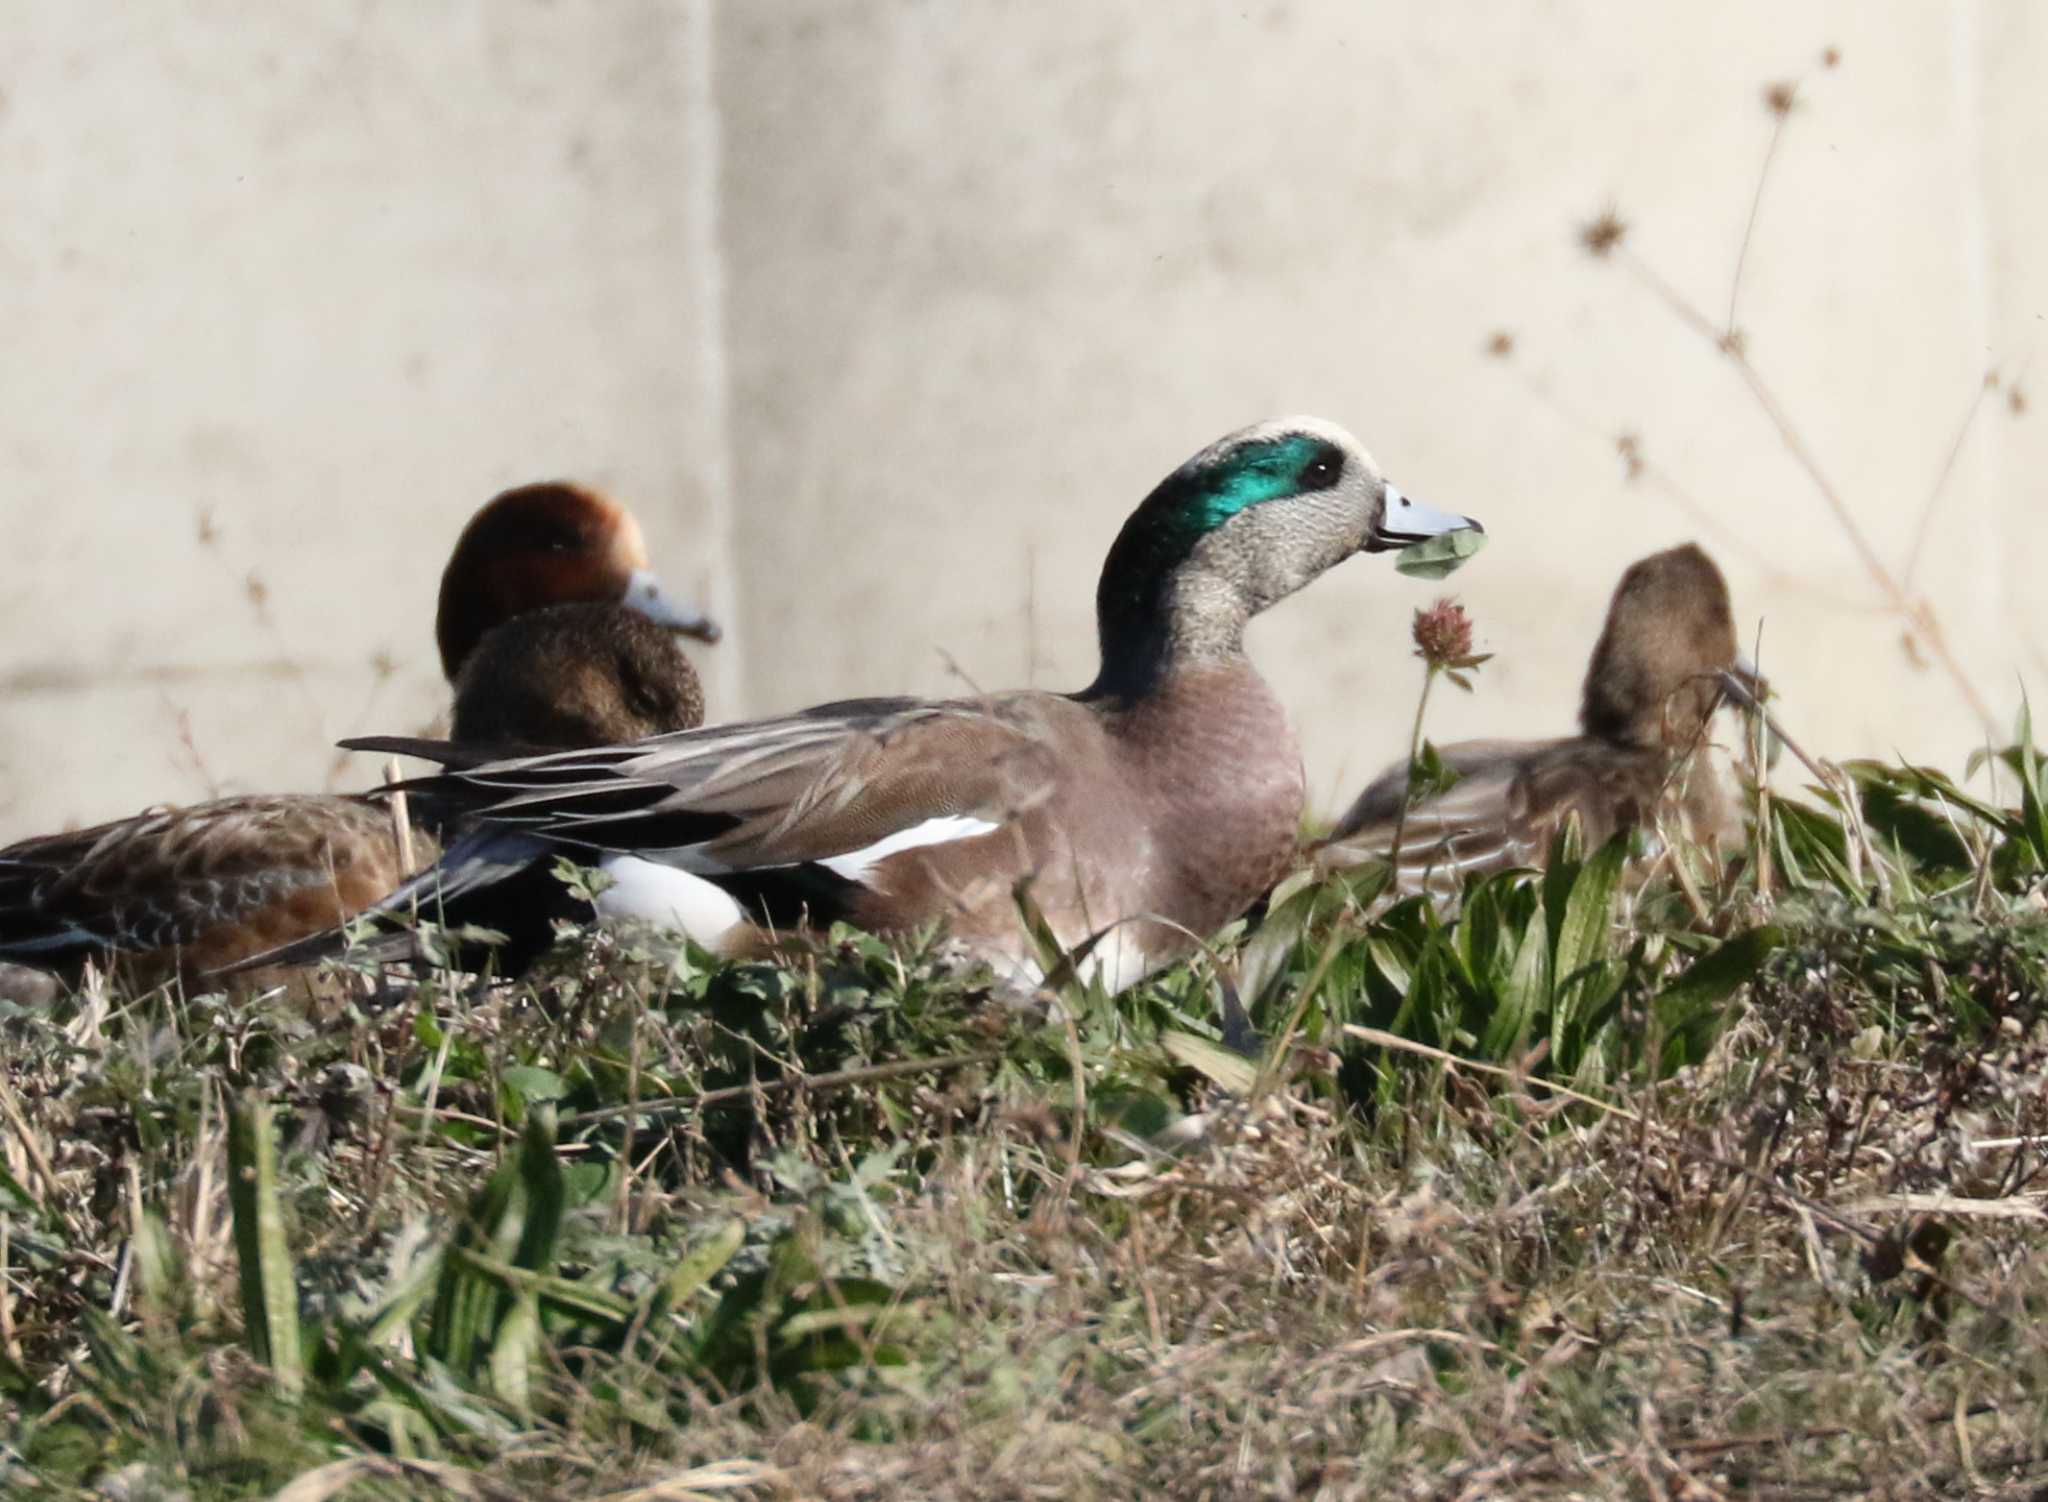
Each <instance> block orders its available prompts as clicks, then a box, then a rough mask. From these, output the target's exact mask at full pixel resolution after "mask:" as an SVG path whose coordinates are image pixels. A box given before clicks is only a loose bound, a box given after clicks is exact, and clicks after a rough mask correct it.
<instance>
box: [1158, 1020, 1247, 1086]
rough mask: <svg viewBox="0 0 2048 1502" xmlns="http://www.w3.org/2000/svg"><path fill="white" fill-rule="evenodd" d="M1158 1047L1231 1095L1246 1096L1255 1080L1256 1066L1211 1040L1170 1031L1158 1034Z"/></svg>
mask: <svg viewBox="0 0 2048 1502" xmlns="http://www.w3.org/2000/svg"><path fill="white" fill-rule="evenodd" d="M1159 1045H1160V1047H1162V1048H1164V1049H1165V1050H1166V1052H1167V1054H1168V1056H1169V1057H1170V1058H1172V1059H1173V1061H1174V1062H1175V1063H1177V1064H1185V1065H1186V1066H1187V1067H1188V1068H1190V1069H1192V1070H1195V1071H1196V1072H1197V1073H1199V1074H1201V1075H1203V1076H1205V1077H1206V1078H1207V1079H1209V1080H1210V1081H1211V1082H1212V1083H1214V1084H1217V1085H1221V1086H1222V1087H1223V1088H1224V1089H1225V1090H1228V1091H1230V1092H1231V1093H1232V1094H1233V1095H1248V1094H1250V1093H1251V1088H1252V1085H1253V1082H1254V1081H1256V1080H1257V1078H1258V1073H1259V1069H1258V1065H1257V1064H1255V1063H1254V1062H1253V1061H1252V1060H1250V1059H1247V1058H1245V1057H1244V1056H1243V1055H1242V1054H1239V1053H1234V1052H1232V1051H1231V1050H1230V1049H1227V1048H1225V1047H1224V1046H1223V1045H1222V1044H1220V1043H1217V1042H1215V1041H1214V1040H1212V1039H1209V1038H1204V1037H1201V1036H1200V1035H1198V1034H1195V1033H1188V1032H1182V1031H1181V1030H1180V1029H1178V1028H1169V1029H1167V1030H1166V1031H1165V1032H1164V1033H1162V1034H1160V1037H1159Z"/></svg>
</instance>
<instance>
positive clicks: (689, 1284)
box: [655, 1220, 747, 1309]
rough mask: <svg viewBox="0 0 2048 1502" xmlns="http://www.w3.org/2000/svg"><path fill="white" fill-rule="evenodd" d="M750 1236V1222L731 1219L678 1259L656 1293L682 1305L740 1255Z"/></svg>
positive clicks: (673, 1304)
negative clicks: (748, 1233) (748, 1230)
mask: <svg viewBox="0 0 2048 1502" xmlns="http://www.w3.org/2000/svg"><path fill="white" fill-rule="evenodd" d="M746 1240H747V1227H746V1222H744V1221H740V1220H729V1221H727V1222H726V1223H725V1224H724V1225H722V1226H720V1227H719V1228H718V1229H717V1230H716V1231H714V1232H713V1233H712V1234H711V1235H710V1236H709V1237H708V1238H706V1239H705V1240H704V1241H703V1242H701V1243H700V1244H698V1245H697V1246H694V1247H692V1248H691V1249H690V1251H689V1252H688V1253H687V1254H686V1255H685V1256H684V1257H683V1258H682V1260H681V1261H679V1262H677V1263H676V1265H675V1267H674V1269H673V1270H671V1271H670V1273H669V1275H668V1276H667V1277H666V1278H664V1279H663V1280H662V1283H661V1287H660V1288H659V1289H658V1290H657V1291H656V1295H655V1296H656V1297H658V1298H659V1299H660V1300H661V1301H662V1303H663V1304H665V1305H666V1306H667V1307H668V1308H670V1309H680V1308H682V1306H683V1305H685V1304H687V1303H688V1302H689V1301H690V1300H691V1299H692V1298H694V1297H695V1296H696V1294H697V1291H698V1290H699V1289H701V1288H702V1287H704V1285H705V1284H707V1283H709V1282H710V1281H711V1280H712V1279H713V1278H715V1277H717V1276H718V1275H719V1274H720V1273H721V1272H723V1271H725V1267H726V1264H727V1263H729V1262H731V1261H732V1259H733V1258H734V1257H736V1256H738V1255H739V1250H740V1248H741V1247H742V1246H744V1245H745V1244H746Z"/></svg>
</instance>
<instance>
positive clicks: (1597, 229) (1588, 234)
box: [1579, 209, 1628, 256]
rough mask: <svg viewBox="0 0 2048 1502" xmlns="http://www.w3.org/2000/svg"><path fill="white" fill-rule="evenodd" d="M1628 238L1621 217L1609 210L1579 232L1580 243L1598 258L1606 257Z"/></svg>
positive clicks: (1626, 228) (1626, 229) (1626, 227)
mask: <svg viewBox="0 0 2048 1502" xmlns="http://www.w3.org/2000/svg"><path fill="white" fill-rule="evenodd" d="M1627 237H1628V226H1627V225H1626V224H1624V223H1623V222H1622V218H1621V215H1619V214H1617V213H1616V212H1615V211H1614V210H1613V209H1608V210H1606V211H1605V212H1604V213H1602V214H1601V215H1600V217H1599V218H1598V219H1595V220H1594V221H1593V222H1592V223H1590V224H1588V225H1586V226H1585V227H1584V228H1583V229H1581V230H1580V231H1579V243H1580V244H1581V245H1583V246H1585V247H1586V249H1587V250H1588V251H1590V252H1592V253H1593V254H1594V255H1596V256H1605V255H1607V254H1609V253H1610V252H1612V251H1613V249H1614V247H1615V246H1617V245H1619V244H1621V242H1622V241H1623V240H1625V239H1626V238H1627Z"/></svg>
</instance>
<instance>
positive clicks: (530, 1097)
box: [499, 1064, 569, 1105]
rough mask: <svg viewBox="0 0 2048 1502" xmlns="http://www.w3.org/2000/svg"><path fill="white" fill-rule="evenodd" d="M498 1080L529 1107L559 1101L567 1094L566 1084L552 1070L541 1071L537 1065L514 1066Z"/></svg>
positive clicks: (567, 1087)
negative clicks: (515, 1092)
mask: <svg viewBox="0 0 2048 1502" xmlns="http://www.w3.org/2000/svg"><path fill="white" fill-rule="evenodd" d="M499 1078H500V1079H502V1080H503V1081H504V1082H505V1083H506V1084H508V1085H510V1086H511V1087H512V1088H513V1089H514V1090H517V1091H518V1092H519V1094H520V1096H521V1098H522V1099H524V1100H525V1101H526V1103H527V1104H529V1105H534V1104H537V1103H539V1102H541V1101H547V1100H560V1099H561V1098H562V1097H563V1096H565V1095H567V1094H568V1093H569V1086H568V1084H567V1083H566V1082H565V1081H564V1080H563V1079H562V1077H561V1076H560V1075H559V1074H556V1073H555V1072H554V1071H553V1070H552V1069H542V1068H541V1067H540V1066H539V1065H537V1064H514V1065H512V1066H511V1067H510V1068H509V1069H507V1070H506V1071H505V1072H504V1073H503V1074H502V1075H500V1076H499Z"/></svg>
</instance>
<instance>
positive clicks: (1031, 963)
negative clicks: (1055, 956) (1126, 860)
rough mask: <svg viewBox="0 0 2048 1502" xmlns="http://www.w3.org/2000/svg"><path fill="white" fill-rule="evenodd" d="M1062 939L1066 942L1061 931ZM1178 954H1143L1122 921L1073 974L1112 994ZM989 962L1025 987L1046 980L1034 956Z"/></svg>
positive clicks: (1126, 987)
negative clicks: (1096, 984) (1100, 985)
mask: <svg viewBox="0 0 2048 1502" xmlns="http://www.w3.org/2000/svg"><path fill="white" fill-rule="evenodd" d="M1061 941H1062V942H1063V943H1064V942H1065V936H1064V935H1062V936H1061ZM1180 957H1181V956H1180V955H1178V954H1171V955H1165V956H1152V955H1148V954H1146V953H1145V951H1144V949H1143V948H1142V947H1140V945H1139V943H1138V940H1137V936H1136V935H1135V934H1134V933H1133V932H1132V931H1131V925H1129V924H1124V925H1122V926H1120V927H1118V928H1117V929H1116V930H1115V931H1114V932H1113V933H1109V934H1105V935H1104V936H1103V938H1102V940H1101V942H1099V943H1098V944H1096V946H1095V947H1094V948H1093V949H1091V950H1089V951H1088V953H1087V956H1086V957H1085V958H1084V959H1082V961H1081V963H1080V964H1079V965H1077V966H1075V967H1074V970H1075V977H1076V979H1078V980H1079V981H1080V982H1081V984H1082V985H1084V986H1086V985H1092V984H1094V983H1095V982H1096V981H1101V982H1102V989H1103V991H1104V993H1105V994H1107V995H1110V996H1115V995H1117V994H1119V993H1120V992H1124V991H1128V990H1129V989H1130V988H1131V987H1132V986H1135V985H1136V984H1137V983H1138V982H1139V981H1141V980H1143V979H1144V978H1145V977H1146V976H1148V975H1150V974H1151V973H1152V972H1153V971H1155V970H1157V969H1160V968H1161V967H1162V966H1164V965H1167V964H1169V963H1171V962H1172V961H1173V960H1176V959H1179V958H1180ZM990 964H991V965H992V966H993V967H994V968H995V971H996V973H997V974H998V975H1003V976H1006V977H1008V978H1009V979H1010V980H1011V981H1012V982H1013V983H1015V984H1017V985H1020V986H1022V987H1024V988H1025V989H1027V990H1031V989H1035V988H1036V987H1038V986H1042V985H1044V984H1045V968H1044V967H1043V966H1042V965H1040V964H1039V963H1038V960H1037V959H1036V958H1035V957H1026V958H1016V957H1004V956H991V957H990Z"/></svg>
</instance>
